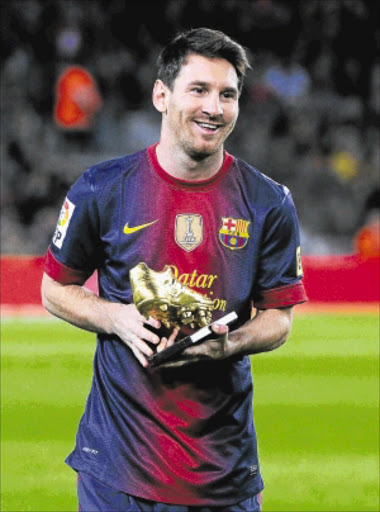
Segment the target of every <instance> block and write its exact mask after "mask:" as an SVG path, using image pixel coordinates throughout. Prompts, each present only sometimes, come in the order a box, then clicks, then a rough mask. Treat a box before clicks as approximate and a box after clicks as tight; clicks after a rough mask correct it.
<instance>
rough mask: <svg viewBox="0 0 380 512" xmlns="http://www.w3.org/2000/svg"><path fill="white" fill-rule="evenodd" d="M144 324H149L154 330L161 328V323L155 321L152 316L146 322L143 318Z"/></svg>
mask: <svg viewBox="0 0 380 512" xmlns="http://www.w3.org/2000/svg"><path fill="white" fill-rule="evenodd" d="M144 322H145V323H146V324H149V325H151V326H152V327H154V328H155V329H159V328H160V327H161V322H160V321H159V320H157V319H156V318H153V317H152V316H150V317H149V318H148V321H146V319H145V318H144Z"/></svg>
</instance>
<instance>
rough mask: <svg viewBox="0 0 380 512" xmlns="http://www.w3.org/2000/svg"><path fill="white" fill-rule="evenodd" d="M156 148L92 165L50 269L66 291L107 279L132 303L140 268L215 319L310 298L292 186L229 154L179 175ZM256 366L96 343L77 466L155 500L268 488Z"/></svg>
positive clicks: (107, 292) (73, 461)
mask: <svg viewBox="0 0 380 512" xmlns="http://www.w3.org/2000/svg"><path fill="white" fill-rule="evenodd" d="M155 149H156V145H153V146H150V147H149V148H147V149H145V150H143V151H140V152H138V153H135V154H132V155H128V156H125V157H121V158H116V159H114V160H110V161H107V162H104V163H101V164H98V165H95V166H94V167H91V168H90V169H88V170H87V171H85V172H84V174H83V175H82V176H81V177H80V178H79V179H78V180H77V182H76V183H75V184H74V185H73V186H72V187H71V189H70V191H69V192H68V195H67V197H66V199H65V201H64V204H63V207H62V211H61V214H60V217H59V221H58V225H57V229H56V231H55V234H54V237H53V240H52V243H51V245H50V248H49V250H48V253H47V256H46V260H45V272H46V273H47V274H48V275H50V277H52V278H53V279H55V280H56V281H58V282H61V283H64V284H69V283H71V284H72V283H76V284H83V283H84V282H85V280H86V279H87V278H88V277H89V276H90V275H91V274H92V273H93V272H94V270H97V271H98V283H99V295H100V296H101V297H104V298H105V299H108V300H110V301H113V302H119V303H124V304H129V303H132V302H133V295H132V289H131V283H130V278H129V272H130V270H131V269H132V268H134V267H135V266H136V265H138V264H140V263H145V264H146V265H147V266H148V267H149V268H150V269H152V270H153V271H155V272H161V271H164V270H167V269H168V268H170V269H171V271H172V273H173V275H174V277H175V278H176V279H177V280H178V281H179V282H180V283H182V284H183V285H184V286H186V287H188V288H190V289H192V290H194V291H196V292H198V293H201V294H203V295H205V296H207V297H208V298H209V299H211V301H212V304H213V306H212V307H213V314H212V318H213V321H215V320H217V319H218V318H221V317H222V316H224V315H226V314H227V313H229V312H231V311H236V313H237V314H238V317H239V320H238V321H237V323H236V325H235V324H234V325H233V327H232V329H235V328H237V327H239V326H240V325H242V324H244V323H245V322H246V321H247V320H248V319H249V318H250V317H251V313H252V305H253V306H255V307H256V308H260V309H268V308H280V307H286V306H291V305H294V304H297V303H301V302H304V301H305V300H306V295H305V291H304V288H303V284H302V266H301V254H300V241H299V232H298V221H297V215H296V210H295V207H294V204H293V201H292V198H291V195H290V193H289V191H288V190H287V188H286V187H284V186H281V185H279V184H277V183H276V182H274V181H273V180H271V179H270V178H268V177H266V176H265V175H263V174H262V173H260V172H259V171H257V170H256V169H254V168H252V167H250V166H249V165H248V164H247V163H245V162H244V161H242V160H239V159H237V158H234V157H232V156H231V155H230V154H228V153H227V152H225V153H224V161H223V165H222V167H221V168H220V170H219V171H218V172H217V173H216V174H215V175H214V176H212V177H211V178H209V179H206V180H201V181H186V180H180V179H176V178H174V177H173V176H171V175H169V174H168V173H166V172H165V170H164V169H163V168H162V167H161V166H160V165H159V163H158V160H157V157H156V151H155ZM252 402H253V383H252V376H251V366H250V358H249V357H248V356H235V357H231V358H228V359H225V360H222V361H207V362H206V361H205V362H201V363H195V364H189V365H186V366H183V367H181V368H177V369H174V368H171V369H170V368H167V369H164V368H160V367H157V368H143V367H142V366H141V365H140V363H139V362H138V361H137V359H136V358H135V356H134V355H133V353H132V351H131V350H130V349H129V348H128V347H127V346H126V345H125V344H124V343H123V342H121V340H120V339H119V338H118V337H117V336H116V335H107V334H98V335H97V345H96V351H95V357H94V376H93V380H92V385H91V390H90V393H89V396H88V399H87V403H86V407H85V412H84V414H83V416H82V418H81V420H80V424H79V427H78V433H77V439H76V446H75V449H74V450H73V452H72V453H71V454H70V455H69V456H68V458H67V463H68V464H69V465H70V466H71V467H72V468H74V469H75V470H77V471H78V470H81V471H84V472H87V473H89V474H91V475H93V476H95V477H96V478H98V479H99V480H101V481H103V482H105V483H106V484H108V485H110V486H112V487H116V488H118V489H119V490H122V491H124V492H126V493H128V494H132V495H135V496H138V497H143V498H146V499H148V500H153V501H159V502H167V503H176V504H178V505H181V504H183V505H210V506H212V505H214V506H217V505H229V504H233V503H237V502H239V501H242V500H244V499H246V498H248V497H249V496H252V495H254V494H257V493H258V492H260V491H261V490H262V488H263V481H262V478H261V474H260V468H259V461H258V454H257V441H256V433H255V427H254V421H253V406H252Z"/></svg>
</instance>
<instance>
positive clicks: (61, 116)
mask: <svg viewBox="0 0 380 512" xmlns="http://www.w3.org/2000/svg"><path fill="white" fill-rule="evenodd" d="M101 106H102V98H101V96H100V93H99V91H98V87H97V85H96V82H95V79H94V78H93V77H92V76H91V74H90V73H89V72H88V71H87V70H86V69H84V68H82V67H80V66H69V67H67V68H66V69H64V71H63V72H62V73H61V75H60V76H59V78H58V80H57V83H56V101H55V109H54V119H55V121H56V123H57V124H58V125H59V126H60V127H61V128H65V129H74V130H76V129H79V130H82V129H84V130H85V129H88V128H91V125H92V120H93V116H94V114H95V113H96V112H97V111H98V110H99V109H100V108H101Z"/></svg>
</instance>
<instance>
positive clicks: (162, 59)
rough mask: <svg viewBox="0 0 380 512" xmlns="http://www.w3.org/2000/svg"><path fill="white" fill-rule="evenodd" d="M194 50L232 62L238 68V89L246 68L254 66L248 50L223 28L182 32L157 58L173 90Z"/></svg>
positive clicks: (161, 76) (165, 80) (165, 81)
mask: <svg viewBox="0 0 380 512" xmlns="http://www.w3.org/2000/svg"><path fill="white" fill-rule="evenodd" d="M190 54H197V55H202V56H204V57H208V58H214V59H225V60H227V61H228V62H230V63H231V64H232V65H233V66H234V68H235V70H236V74H237V77H238V89H239V92H241V90H242V87H243V81H244V77H245V74H246V70H247V69H248V68H250V67H251V66H250V64H249V62H248V58H247V54H246V51H245V49H244V48H243V47H242V46H241V45H240V44H239V43H237V42H236V41H234V40H233V39H231V38H230V37H229V36H227V35H226V34H224V33H223V32H221V31H219V30H213V29H210V28H195V29H191V30H188V31H187V32H182V33H180V34H178V35H177V36H176V37H175V38H174V39H173V40H172V41H171V42H170V43H169V44H168V45H167V46H165V47H164V48H163V49H162V51H161V53H160V55H159V56H158V59H157V67H158V72H157V78H159V79H160V80H162V81H163V82H164V84H165V85H166V86H167V87H169V89H171V90H172V89H173V85H174V81H175V79H176V78H177V76H178V74H179V72H180V70H181V67H182V66H183V64H184V63H185V62H186V59H187V57H188V56H189V55H190Z"/></svg>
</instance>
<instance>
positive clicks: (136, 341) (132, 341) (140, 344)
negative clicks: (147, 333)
mask: <svg viewBox="0 0 380 512" xmlns="http://www.w3.org/2000/svg"><path fill="white" fill-rule="evenodd" d="M125 341H126V343H127V345H128V346H131V345H132V347H133V348H134V347H136V348H137V349H138V350H139V351H140V352H142V353H143V354H144V355H146V356H148V357H150V356H152V355H153V353H154V352H153V350H152V349H151V348H150V346H149V345H147V344H146V343H145V341H144V340H142V339H141V338H139V337H138V336H136V335H135V334H133V333H130V334H129V338H128V340H125Z"/></svg>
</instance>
